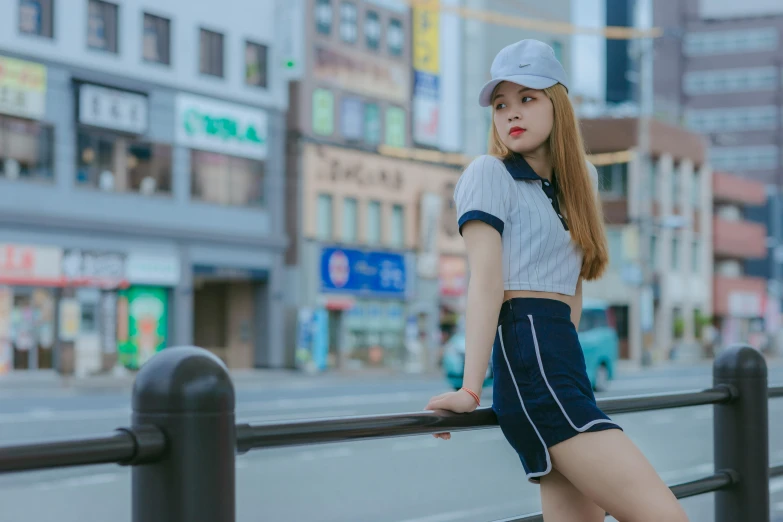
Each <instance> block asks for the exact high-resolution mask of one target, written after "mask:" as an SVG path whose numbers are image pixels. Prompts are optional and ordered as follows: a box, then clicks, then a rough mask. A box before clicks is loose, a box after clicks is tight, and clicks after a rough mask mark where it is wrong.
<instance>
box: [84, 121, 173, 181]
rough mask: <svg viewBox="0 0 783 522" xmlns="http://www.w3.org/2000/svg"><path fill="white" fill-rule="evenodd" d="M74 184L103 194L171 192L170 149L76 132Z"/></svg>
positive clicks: (148, 143)
mask: <svg viewBox="0 0 783 522" xmlns="http://www.w3.org/2000/svg"><path fill="white" fill-rule="evenodd" d="M78 146H79V156H78V159H77V178H76V179H77V183H79V184H80V185H83V186H90V187H95V188H98V189H100V190H103V191H107V192H138V193H140V194H143V195H145V196H150V195H153V194H169V193H171V146H170V145H165V144H161V143H150V142H146V141H141V140H138V139H135V138H130V137H126V136H121V135H118V134H113V133H109V132H99V131H92V130H89V131H88V130H86V129H83V130H80V131H79V134H78Z"/></svg>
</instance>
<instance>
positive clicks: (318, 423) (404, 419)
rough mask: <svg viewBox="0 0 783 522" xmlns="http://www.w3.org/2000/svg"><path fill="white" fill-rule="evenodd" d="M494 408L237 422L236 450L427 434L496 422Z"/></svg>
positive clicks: (493, 424)
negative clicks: (461, 411) (262, 422)
mask: <svg viewBox="0 0 783 522" xmlns="http://www.w3.org/2000/svg"><path fill="white" fill-rule="evenodd" d="M497 422H498V421H497V418H496V417H495V413H494V412H493V411H492V409H491V408H481V409H478V410H476V411H474V412H473V413H468V414H464V413H463V414H460V413H451V412H446V411H439V412H430V411H426V412H418V413H400V414H392V415H368V416H360V417H338V418H334V419H321V420H318V419H311V420H303V421H294V422H287V423H280V424H275V423H267V424H257V425H253V426H251V425H249V424H239V425H237V450H238V451H239V452H240V453H243V452H245V451H248V450H250V449H257V448H274V447H280V446H299V445H304V444H307V445H310V444H322V443H327V442H341V441H348V440H362V439H376V438H380V437H383V438H386V437H400V436H407V435H426V434H430V433H439V432H443V431H461V430H469V429H477V428H489V427H493V426H497Z"/></svg>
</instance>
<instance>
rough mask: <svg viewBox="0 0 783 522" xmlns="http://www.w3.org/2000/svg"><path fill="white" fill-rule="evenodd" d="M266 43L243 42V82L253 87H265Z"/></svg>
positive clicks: (267, 50)
mask: <svg viewBox="0 0 783 522" xmlns="http://www.w3.org/2000/svg"><path fill="white" fill-rule="evenodd" d="M268 54H269V48H268V47H267V46H266V45H262V44H257V43H253V42H245V83H246V84H248V85H252V86H253V87H262V88H264V89H266V87H267V55H268Z"/></svg>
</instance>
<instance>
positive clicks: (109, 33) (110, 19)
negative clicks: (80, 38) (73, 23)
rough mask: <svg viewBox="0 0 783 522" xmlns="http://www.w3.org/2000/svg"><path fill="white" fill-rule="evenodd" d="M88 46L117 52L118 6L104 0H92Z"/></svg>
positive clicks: (88, 24) (89, 13)
mask: <svg viewBox="0 0 783 522" xmlns="http://www.w3.org/2000/svg"><path fill="white" fill-rule="evenodd" d="M87 46H88V47H90V49H98V50H101V51H107V52H110V53H116V52H117V6H116V5H115V4H110V3H109V2H104V1H103V0H90V4H89V9H88V20H87Z"/></svg>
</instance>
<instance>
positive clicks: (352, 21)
mask: <svg viewBox="0 0 783 522" xmlns="http://www.w3.org/2000/svg"><path fill="white" fill-rule="evenodd" d="M356 18H357V14H356V4H354V3H353V2H343V3H342V4H340V39H341V40H342V41H343V42H345V43H350V44H352V43H356V38H357V33H358V29H357V28H356Z"/></svg>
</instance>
